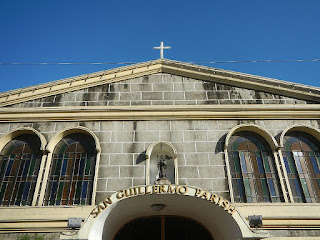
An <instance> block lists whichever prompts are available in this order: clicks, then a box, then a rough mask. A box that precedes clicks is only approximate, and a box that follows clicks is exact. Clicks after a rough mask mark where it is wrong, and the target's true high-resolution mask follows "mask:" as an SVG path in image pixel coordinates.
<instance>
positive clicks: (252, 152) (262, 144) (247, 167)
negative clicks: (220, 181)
mask: <svg viewBox="0 0 320 240" xmlns="http://www.w3.org/2000/svg"><path fill="white" fill-rule="evenodd" d="M228 158H229V163H230V171H231V178H232V186H233V194H234V201H235V202H280V201H283V200H282V193H281V190H280V189H281V188H280V183H279V179H278V175H277V172H276V167H275V163H274V158H273V154H272V152H271V150H270V147H269V144H268V143H267V142H266V141H265V140H264V139H263V138H262V137H261V136H260V135H258V134H256V133H253V132H246V131H242V132H237V133H235V134H234V135H232V136H231V137H230V143H229V147H228Z"/></svg>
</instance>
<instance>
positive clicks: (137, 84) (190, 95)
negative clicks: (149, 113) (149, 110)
mask: <svg viewBox="0 0 320 240" xmlns="http://www.w3.org/2000/svg"><path fill="white" fill-rule="evenodd" d="M306 103H313V102H306V101H305V100H299V99H293V98H290V97H285V96H279V95H277V94H272V93H266V92H261V91H257V90H249V89H245V88H238V87H232V86H227V85H222V84H218V83H212V82H206V81H201V80H196V79H190V78H185V77H180V76H174V75H170V74H153V75H150V76H145V77H139V78H135V79H131V80H126V81H121V82H117V83H111V84H107V85H102V86H97V87H92V88H88V89H84V90H79V91H74V92H69V93H64V94H58V95H54V96H50V97H45V98H41V99H36V100H32V101H29V102H24V103H20V104H16V105H13V106H14V107H54V106H135V105H203V104H306Z"/></svg>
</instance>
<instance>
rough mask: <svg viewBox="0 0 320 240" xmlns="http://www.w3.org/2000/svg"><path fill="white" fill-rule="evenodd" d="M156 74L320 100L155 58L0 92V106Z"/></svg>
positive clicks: (280, 85)
mask: <svg viewBox="0 0 320 240" xmlns="http://www.w3.org/2000/svg"><path fill="white" fill-rule="evenodd" d="M157 73H166V74H172V75H177V76H182V77H186V78H192V79H197V80H200V81H206V82H213V83H217V84H223V85H228V86H234V87H238V88H246V89H252V90H257V91H261V92H266V93H272V94H278V95H281V96H287V97H291V98H295V99H302V100H307V101H313V102H319V101H320V88H317V87H311V86H306V85H302V84H296V83H290V82H286V81H281V80H276V79H271V78H266V77H260V76H255V75H250V74H244V73H239V72H233V71H227V70H222V69H217V68H211V67H205V66H200V65H195V64H189V63H184V62H178V61H173V60H168V59H158V60H154V61H148V62H143V63H138V64H133V65H129V66H125V67H120V68H115V69H110V70H106V71H100V72H95V73H90V74H85V75H81V76H76V77H73V78H67V79H62V80H58V81H53V82H49V83H44V84H40V85H36V86H31V87H26V88H20V89H17V90H12V91H8V92H4V93H1V94H0V106H10V105H14V104H17V103H21V102H27V101H30V100H34V99H39V98H43V97H49V96H53V95H57V94H62V93H67V92H72V91H77V90H82V89H86V88H91V87H96V86H101V85H105V84H110V83H116V82H120V81H126V80H129V79H133V78H137V77H142V76H147V75H151V74H157Z"/></svg>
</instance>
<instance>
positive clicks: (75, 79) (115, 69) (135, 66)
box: [0, 59, 161, 97]
mask: <svg viewBox="0 0 320 240" xmlns="http://www.w3.org/2000/svg"><path fill="white" fill-rule="evenodd" d="M159 60H161V59H157V60H151V61H147V62H142V63H136V64H132V65H128V66H123V67H117V68H112V69H107V70H102V71H98V72H93V73H86V74H82V75H78V76H74V77H69V78H63V79H59V80H55V81H50V82H47V83H41V84H37V85H32V86H28V87H23V88H17V89H13V90H9V91H6V92H2V93H0V97H3V96H7V95H11V94H16V93H21V92H26V91H33V90H35V89H37V90H38V89H41V88H46V87H51V86H56V85H59V84H62V83H70V82H73V81H77V80H84V79H87V78H89V77H90V78H91V77H99V76H103V75H105V74H110V73H116V72H121V71H124V70H130V69H134V68H138V67H141V66H147V65H152V64H155V63H158V61H159Z"/></svg>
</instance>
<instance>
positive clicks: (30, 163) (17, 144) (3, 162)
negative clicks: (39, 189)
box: [0, 134, 42, 206]
mask: <svg viewBox="0 0 320 240" xmlns="http://www.w3.org/2000/svg"><path fill="white" fill-rule="evenodd" d="M41 155H42V154H41V151H40V140H39V138H38V137H37V136H36V135H27V134H25V135H20V136H18V137H16V138H14V139H12V140H11V141H10V142H8V143H7V144H6V145H5V147H4V148H3V149H2V151H1V155H0V205H2V206H9V205H18V206H21V205H31V203H32V199H33V194H34V190H35V186H36V181H37V177H38V172H39V167H40V161H41Z"/></svg>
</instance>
